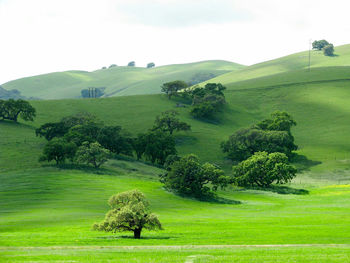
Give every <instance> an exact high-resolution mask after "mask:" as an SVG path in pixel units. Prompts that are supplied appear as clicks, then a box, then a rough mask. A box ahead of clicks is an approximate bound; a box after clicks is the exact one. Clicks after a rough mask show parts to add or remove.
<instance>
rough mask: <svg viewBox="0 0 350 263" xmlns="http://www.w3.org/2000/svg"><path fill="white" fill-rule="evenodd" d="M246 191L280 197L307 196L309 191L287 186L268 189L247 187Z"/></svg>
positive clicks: (275, 186) (273, 186) (274, 186)
mask: <svg viewBox="0 0 350 263" xmlns="http://www.w3.org/2000/svg"><path fill="white" fill-rule="evenodd" d="M247 189H253V190H260V191H269V192H273V193H277V194H282V195H290V194H292V195H308V194H309V191H308V190H305V189H295V188H291V187H288V186H281V185H271V186H269V187H249V188H247Z"/></svg>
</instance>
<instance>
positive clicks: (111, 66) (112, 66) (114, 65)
mask: <svg viewBox="0 0 350 263" xmlns="http://www.w3.org/2000/svg"><path fill="white" fill-rule="evenodd" d="M114 67H117V65H116V64H111V65H110V66H109V67H108V68H114Z"/></svg>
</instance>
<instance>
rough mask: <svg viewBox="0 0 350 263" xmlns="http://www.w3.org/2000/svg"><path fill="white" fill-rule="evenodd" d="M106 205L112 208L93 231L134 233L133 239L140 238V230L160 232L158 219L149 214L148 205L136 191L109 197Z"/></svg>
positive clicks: (141, 194)
mask: <svg viewBox="0 0 350 263" xmlns="http://www.w3.org/2000/svg"><path fill="white" fill-rule="evenodd" d="M108 204H109V205H110V207H111V208H112V209H111V210H110V211H109V212H108V213H107V214H106V217H105V219H104V221H103V222H101V223H99V224H98V223H95V224H94V225H93V229H94V230H99V231H106V232H113V233H115V232H122V231H132V232H134V238H137V239H139V238H140V237H141V231H142V229H144V228H145V229H149V230H155V229H159V230H162V225H161V223H160V222H159V219H158V217H157V216H156V215H155V214H153V213H151V212H150V209H149V203H148V202H147V200H146V198H145V196H144V194H143V193H141V192H140V191H138V190H131V191H126V192H122V193H119V194H116V195H113V196H111V198H110V199H109V201H108Z"/></svg>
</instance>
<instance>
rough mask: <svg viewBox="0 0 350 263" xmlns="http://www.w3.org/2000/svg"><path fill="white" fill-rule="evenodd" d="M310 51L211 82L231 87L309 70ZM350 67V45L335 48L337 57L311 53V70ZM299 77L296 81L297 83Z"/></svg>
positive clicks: (264, 63) (243, 70)
mask: <svg viewBox="0 0 350 263" xmlns="http://www.w3.org/2000/svg"><path fill="white" fill-rule="evenodd" d="M308 64H309V53H308V51H304V52H300V53H296V54H292V55H289V56H285V57H282V58H278V59H274V60H270V61H266V62H262V63H258V64H255V65H252V66H249V67H245V68H243V69H241V70H239V71H237V72H229V73H226V74H223V75H220V76H218V77H216V78H213V79H211V80H210V82H220V83H222V84H226V85H228V86H230V84H232V83H234V82H238V81H243V80H248V79H255V78H260V77H264V76H269V75H274V74H278V73H283V72H290V71H300V70H305V69H307V68H308ZM337 66H342V67H345V66H350V45H343V46H337V47H335V56H333V57H327V56H324V55H323V53H322V51H314V50H313V51H311V68H319V67H322V68H327V67H337ZM297 78H298V77H297V76H296V79H295V81H296V82H297Z"/></svg>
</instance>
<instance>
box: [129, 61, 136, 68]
mask: <svg viewBox="0 0 350 263" xmlns="http://www.w3.org/2000/svg"><path fill="white" fill-rule="evenodd" d="M135 65H136V64H135V61H130V62H129V63H128V67H135Z"/></svg>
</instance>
